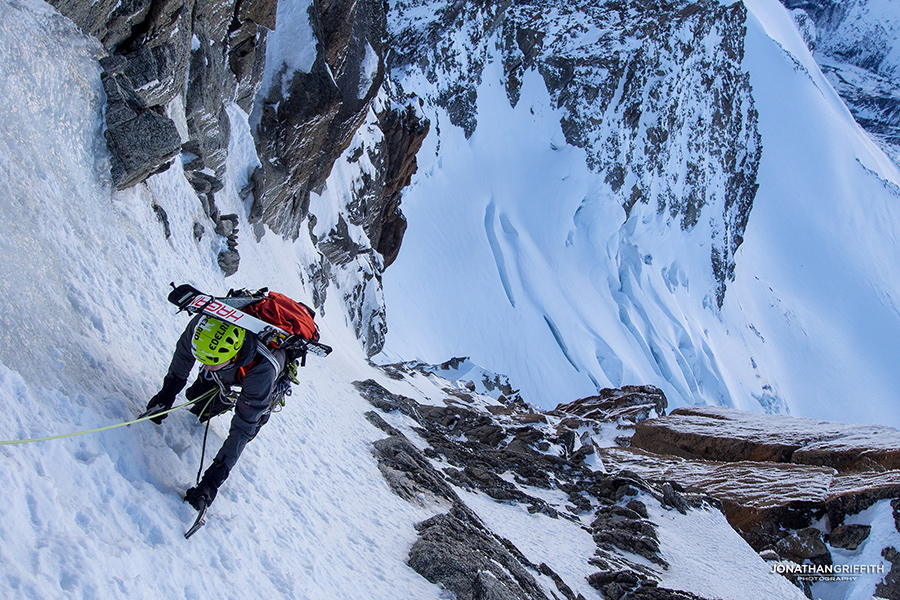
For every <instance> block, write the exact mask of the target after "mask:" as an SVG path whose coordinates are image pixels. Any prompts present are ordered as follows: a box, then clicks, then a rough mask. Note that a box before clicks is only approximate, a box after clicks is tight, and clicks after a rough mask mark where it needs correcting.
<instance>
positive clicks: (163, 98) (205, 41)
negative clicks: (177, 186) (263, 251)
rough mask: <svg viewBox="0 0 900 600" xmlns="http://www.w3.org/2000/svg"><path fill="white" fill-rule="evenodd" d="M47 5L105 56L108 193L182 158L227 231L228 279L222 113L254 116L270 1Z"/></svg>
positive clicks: (231, 252)
mask: <svg viewBox="0 0 900 600" xmlns="http://www.w3.org/2000/svg"><path fill="white" fill-rule="evenodd" d="M51 4H53V5H54V6H55V7H56V8H57V9H58V10H59V11H60V12H61V13H62V14H64V15H66V16H68V17H69V18H71V19H72V20H73V21H74V22H75V23H76V24H77V25H78V26H79V27H81V29H82V30H83V31H84V32H85V33H88V34H90V35H94V36H96V37H97V38H98V39H99V40H100V41H101V42H102V43H103V45H104V46H105V47H106V49H107V50H108V51H109V52H110V56H108V57H106V58H104V59H102V60H101V65H102V67H103V75H102V81H103V87H104V90H105V91H106V95H107V110H106V138H107V144H108V146H109V150H110V154H111V166H110V170H111V173H110V175H111V179H112V183H113V185H115V186H116V188H118V189H125V188H128V187H131V186H133V185H136V184H138V183H140V182H142V181H144V180H145V179H146V178H147V177H148V176H150V175H152V174H154V173H158V172H160V171H163V170H165V169H168V168H169V166H170V164H171V162H172V160H173V159H174V158H175V157H176V156H177V155H178V154H182V156H183V164H184V167H185V171H186V173H185V174H186V176H187V179H188V181H190V183H191V185H192V186H193V187H194V189H195V191H196V192H197V194H198V197H199V198H200V201H201V204H202V206H203V209H204V212H205V213H206V215H207V216H208V217H209V218H210V219H211V220H212V221H213V222H214V223H215V224H216V225H215V230H216V231H217V232H218V231H219V230H220V229H222V228H228V229H230V232H229V233H228V234H227V235H225V236H224V237H225V238H227V245H228V249H227V250H225V251H223V252H222V253H221V254H220V255H219V265H220V266H221V267H222V269H223V270H224V271H225V273H226V275H231V274H233V273H234V272H235V271H236V270H237V268H238V264H239V261H240V256H239V255H238V252H237V230H236V228H235V227H231V226H229V224H227V223H223V222H222V221H221V220H220V217H221V215H220V214H219V210H218V208H217V207H216V204H215V193H216V192H217V191H219V190H220V189H221V188H222V181H221V180H222V178H223V176H224V174H225V158H226V154H227V148H228V141H229V138H230V133H231V132H230V128H231V122H230V118H229V116H228V113H227V111H226V107H227V106H228V105H230V104H231V103H232V102H235V103H237V104H238V105H239V106H241V107H242V108H243V109H244V110H245V111H249V110H250V108H251V104H252V101H253V98H254V97H255V95H256V91H257V90H258V89H259V85H260V82H261V79H262V74H263V67H264V64H265V31H266V29H267V28H268V29H274V27H275V9H276V6H277V0H160V1H158V2H151V1H150V0H129V1H128V2H99V3H97V2H90V1H86V0H57V1H53V2H51ZM176 99H180V103H179V104H178V106H177V107H173V105H172V104H171V103H172V102H173V101H174V100H176ZM173 110H174V111H175V112H179V111H183V113H184V114H183V117H184V120H185V123H186V125H187V131H186V132H179V130H178V128H177V126H176V125H175V122H174V121H173V120H172V118H170V116H168V115H169V114H171V111H173ZM201 236H202V234H201ZM198 239H199V236H198Z"/></svg>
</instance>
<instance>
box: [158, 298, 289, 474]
mask: <svg viewBox="0 0 900 600" xmlns="http://www.w3.org/2000/svg"><path fill="white" fill-rule="evenodd" d="M201 317H202V315H197V316H195V317H194V318H193V319H191V322H190V323H189V324H188V326H187V328H186V329H185V330H184V333H182V334H181V337H180V338H179V339H178V344H177V345H176V347H175V354H174V355H173V356H172V363H171V364H170V365H169V373H168V376H167V377H172V378H177V379H179V380H181V381H187V378H188V377H189V376H190V374H191V369H192V368H193V366H194V362H195V359H194V355H193V353H192V352H191V338H192V337H193V335H194V327H195V326H196V325H197V322H198V321H199V320H200V318H201ZM267 355H268V356H267ZM285 360H286V355H285V352H284V350H272V349H269V348H266V347H265V346H263V345H262V344H261V343H260V342H259V341H258V340H257V338H256V335H255V334H253V333H251V332H249V331H248V332H247V334H246V337H245V338H244V344H243V345H242V346H241V349H240V351H239V352H238V355H237V360H236V361H235V362H234V363H232V364H230V365H228V366H227V367H225V368H223V369H220V370H219V371H216V375H217V376H218V378H219V380H220V381H221V382H222V383H223V384H225V385H226V386H228V385H234V384H239V385H240V386H241V393H240V396H239V397H238V399H237V403H236V404H235V407H234V417H232V419H231V430H230V431H229V432H228V437H227V438H226V439H225V442H224V443H223V444H222V448H221V449H220V450H219V453H218V454H217V455H216V460H219V461H220V462H222V463H223V464H225V466H227V467H228V470H229V471H230V470H231V468H232V467H234V464H235V463H236V462H237V460H238V457H239V456H240V455H241V452H243V451H244V446H246V445H247V442H249V441H250V440H252V439H253V437H254V436H255V435H256V433H257V431H258V430H259V427H260V422H261V420H262V418H263V415H264V414H266V412H267V411H268V409H269V407H270V405H271V403H272V392H273V391H274V389H275V380H276V379H277V378H278V374H279V373H280V372H281V371H282V370H283V369H284V363H285Z"/></svg>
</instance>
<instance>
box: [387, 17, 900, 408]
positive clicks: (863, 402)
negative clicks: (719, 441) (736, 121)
mask: <svg viewBox="0 0 900 600" xmlns="http://www.w3.org/2000/svg"><path fill="white" fill-rule="evenodd" d="M745 4H746V5H747V7H748V9H749V16H748V20H747V34H746V39H745V56H744V62H743V66H744V68H745V69H746V70H747V71H748V72H749V73H750V78H751V85H752V87H753V95H754V99H755V102H756V108H757V109H758V111H759V129H760V134H761V136H762V145H763V150H762V162H761V165H760V172H759V175H758V183H759V185H760V187H759V191H758V193H757V196H756V200H755V204H754V207H753V209H752V211H751V212H750V217H749V222H748V225H747V229H746V232H745V236H744V242H743V245H742V246H741V247H740V249H739V251H738V253H737V255H736V263H737V269H736V273H735V281H734V282H730V283H729V285H728V291H727V292H726V295H725V302H724V305H723V307H722V309H721V310H718V309H716V307H715V301H714V298H713V297H712V294H713V290H714V287H715V283H714V280H713V274H712V273H711V270H710V267H709V243H710V242H709V240H710V239H711V235H712V231H710V229H709V223H708V221H707V220H704V219H702V218H701V219H700V220H699V223H698V225H697V226H695V227H694V228H692V229H690V230H689V231H687V232H684V231H681V230H680V228H678V227H677V226H674V225H673V224H672V223H670V222H668V221H667V220H666V216H665V215H662V214H659V213H657V211H656V209H655V207H650V206H647V205H644V204H640V203H639V204H637V205H636V206H635V207H634V208H633V209H632V211H631V213H630V215H629V216H628V217H627V218H626V215H625V212H624V210H623V209H622V208H621V206H620V205H619V204H618V200H617V199H616V197H615V196H614V195H613V194H612V192H611V190H610V189H609V186H608V185H607V184H606V183H605V182H604V175H605V174H604V173H599V174H598V173H593V172H591V171H590V170H589V169H588V168H587V166H586V164H585V157H584V154H583V152H582V151H580V150H578V149H576V148H573V147H571V146H568V145H566V144H565V137H564V135H563V133H562V130H561V128H560V124H559V123H560V116H561V115H560V113H559V111H557V110H556V109H555V108H554V107H553V105H552V104H551V102H550V99H549V94H548V93H547V90H546V87H545V85H544V82H543V80H542V78H541V77H540V76H539V75H538V74H537V73H535V72H533V71H530V72H526V73H525V76H524V83H523V87H522V91H521V99H520V101H519V103H518V104H517V105H516V107H515V108H511V107H510V103H509V101H508V99H507V97H506V94H505V91H504V84H503V81H504V79H503V72H502V67H501V59H500V50H499V48H498V47H497V45H498V44H499V39H498V38H495V39H494V40H493V41H492V42H491V43H492V44H493V46H491V47H493V48H494V50H493V51H492V54H491V55H490V56H489V58H488V64H487V65H486V67H485V70H484V73H483V76H482V81H481V84H480V87H479V88H478V99H477V122H478V127H477V129H476V130H475V132H474V134H473V135H472V136H471V137H470V138H469V139H466V138H465V136H464V135H463V132H462V130H461V129H460V128H457V127H454V126H453V125H451V124H450V122H449V116H448V115H447V114H446V112H445V111H443V109H441V108H439V107H436V106H430V105H426V111H430V113H429V117H430V118H431V119H432V121H433V122H434V123H436V126H435V127H434V130H435V131H439V132H440V133H439V134H438V135H432V136H430V137H429V139H428V140H426V145H425V147H424V148H423V150H422V151H421V152H420V153H419V157H418V158H419V165H420V168H419V173H418V174H417V175H416V176H415V177H414V178H413V184H412V187H411V188H410V189H409V190H408V191H407V193H406V195H405V196H404V203H403V210H404V212H405V214H406V215H407V217H408V220H409V229H408V232H407V234H406V238H405V240H404V246H403V249H402V250H401V253H400V256H399V258H398V259H397V261H396V262H395V263H394V264H393V265H392V266H391V268H390V269H389V270H388V271H387V272H386V273H385V278H384V282H385V298H386V304H387V310H388V323H389V332H388V337H387V344H386V350H385V353H384V358H385V359H386V360H394V359H396V357H399V356H406V357H412V356H415V357H418V358H420V359H422V360H424V361H426V362H436V361H441V360H445V359H446V358H447V357H449V356H461V355H465V356H471V357H472V359H473V360H474V361H475V362H477V363H479V364H481V365H484V366H485V367H487V368H490V369H492V370H495V371H498V372H504V373H508V374H509V375H510V377H511V380H512V381H514V382H516V383H517V384H518V385H520V386H521V388H522V395H523V397H524V398H525V399H526V401H528V402H532V403H535V404H537V405H539V406H542V407H553V406H556V404H557V403H561V402H568V401H571V400H572V399H574V398H576V397H580V396H585V395H589V394H591V393H593V392H594V391H595V390H596V389H598V388H600V387H605V386H612V387H618V386H620V385H622V384H643V383H652V384H654V385H657V386H659V387H661V388H662V389H663V390H664V391H665V392H666V394H667V396H668V398H669V401H670V405H672V406H681V405H690V404H697V403H701V404H702V403H706V404H720V405H725V406H734V407H737V408H742V409H746V410H755V411H760V410H765V411H770V412H790V413H793V414H797V415H804V416H814V417H817V418H821V419H831V420H838V421H847V422H881V423H890V424H892V425H898V424H900V412H898V411H897V410H896V402H897V392H896V390H897V389H900V371H898V370H897V369H896V368H894V365H896V364H897V362H898V359H900V347H898V345H897V344H896V343H895V342H894V340H896V339H897V338H898V335H900V310H898V306H900V305H898V302H900V272H898V265H897V261H896V252H895V250H894V247H895V246H894V245H895V240H896V238H897V236H898V234H900V202H898V201H900V173H898V171H897V167H896V166H895V165H894V164H892V163H891V162H890V160H889V159H888V158H887V157H886V156H885V155H884V154H883V153H882V152H881V150H879V148H878V147H877V146H876V145H875V144H874V143H873V142H872V141H871V140H870V139H869V138H868V137H867V135H866V134H865V133H864V132H863V131H862V130H861V129H860V128H859V126H858V125H857V124H856V123H855V122H854V121H853V119H852V117H851V115H850V113H849V112H848V111H847V109H846V107H845V106H844V105H843V103H842V102H841V100H840V99H839V97H838V96H837V94H836V93H835V92H834V91H833V90H832V88H831V86H830V85H829V84H828V82H827V81H826V80H825V78H824V77H823V76H822V74H821V72H820V71H819V69H818V67H817V66H816V63H815V61H814V60H813V59H812V57H811V56H810V54H809V51H808V50H807V48H806V46H805V44H804V43H803V41H802V39H801V37H800V35H799V34H798V33H797V31H796V28H795V25H794V23H793V21H792V19H791V18H790V15H789V14H788V12H787V11H786V10H785V9H784V8H783V7H782V6H781V5H780V4H779V3H778V2H776V1H774V0H747V2H746V3H745ZM400 78H401V81H402V88H403V90H404V91H405V92H417V93H419V94H420V95H423V96H425V95H427V90H428V86H429V85H431V84H430V83H429V82H428V81H427V80H426V79H425V78H424V77H423V76H422V75H421V73H418V72H417V71H416V70H415V69H410V70H409V72H407V73H403V74H402V75H401V76H400Z"/></svg>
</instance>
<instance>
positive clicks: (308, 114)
mask: <svg viewBox="0 0 900 600" xmlns="http://www.w3.org/2000/svg"><path fill="white" fill-rule="evenodd" d="M311 13H312V14H311V18H312V19H313V21H314V29H315V30H316V33H317V36H318V37H319V43H320V48H319V52H318V55H317V57H316V60H315V63H314V64H313V66H312V69H311V70H310V72H309V73H303V72H288V71H287V70H286V68H285V69H282V70H281V71H279V73H278V76H277V77H276V80H275V81H274V82H273V85H272V86H271V88H270V89H269V90H267V91H265V100H264V102H263V106H262V116H261V118H260V122H259V126H258V132H257V133H258V143H257V151H258V154H259V156H260V159H261V161H262V164H263V169H264V173H263V181H264V182H265V186H264V191H263V193H262V194H260V195H259V197H258V199H257V202H258V206H257V207H255V210H254V214H256V215H258V216H259V218H260V219H261V220H262V221H263V222H265V223H266V224H267V225H269V226H270V227H271V228H272V229H273V230H274V231H276V232H277V233H280V234H282V235H285V236H291V237H294V238H296V237H297V235H299V231H300V223H301V222H303V220H304V219H305V218H306V216H307V214H308V210H309V194H310V193H311V192H321V190H322V187H323V186H324V184H325V180H326V178H327V177H328V175H329V174H330V173H331V168H332V166H333V165H334V162H335V160H337V158H338V157H339V156H340V155H341V154H342V153H343V152H344V150H346V149H347V148H348V147H349V145H350V141H351V138H352V137H353V134H354V133H355V132H356V131H357V129H358V128H359V127H360V125H362V123H363V120H364V119H365V116H366V113H367V112H368V110H369V108H370V105H371V102H372V100H373V99H374V98H375V96H376V94H377V93H378V91H379V88H380V87H381V84H382V81H383V79H384V58H383V57H384V53H385V50H386V46H385V9H384V5H383V4H382V3H380V2H375V1H373V0H364V1H362V2H348V1H343V0H331V1H326V2H316V3H315V4H314V7H313V8H312V9H311ZM413 154H414V153H413ZM373 243H377V240H373Z"/></svg>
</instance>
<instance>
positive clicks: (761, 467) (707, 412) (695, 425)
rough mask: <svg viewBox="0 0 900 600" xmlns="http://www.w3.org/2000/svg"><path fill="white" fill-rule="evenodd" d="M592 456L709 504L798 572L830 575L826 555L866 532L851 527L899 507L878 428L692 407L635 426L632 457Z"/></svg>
mask: <svg viewBox="0 0 900 600" xmlns="http://www.w3.org/2000/svg"><path fill="white" fill-rule="evenodd" d="M598 453H599V456H600V457H601V458H602V459H603V460H604V462H606V463H609V464H615V465H617V466H619V467H620V468H628V469H631V470H633V471H634V472H636V473H638V474H640V475H641V476H642V477H644V478H646V479H648V480H650V481H658V482H662V481H671V482H674V483H676V484H677V485H679V486H680V487H682V488H683V489H686V490H689V491H693V492H697V493H703V494H708V495H710V496H712V497H714V498H716V499H717V500H719V501H720V502H721V503H722V507H723V511H724V513H725V515H726V517H727V518H728V520H729V522H730V523H731V524H732V526H733V527H734V528H735V529H736V530H737V531H738V532H739V533H741V535H742V536H743V537H744V539H745V540H747V542H748V543H749V544H750V545H751V546H752V547H753V548H754V549H755V550H757V551H759V552H761V553H762V554H763V555H764V556H766V555H770V556H772V557H773V558H775V559H780V560H787V561H792V562H795V563H799V564H803V563H807V564H814V565H831V564H832V553H831V551H832V549H834V548H840V549H842V551H856V550H857V549H858V548H859V547H860V545H861V544H864V543H865V540H866V539H867V538H868V537H869V533H870V531H871V527H870V526H868V525H860V524H850V523H846V521H847V519H848V517H850V516H852V515H857V514H859V513H860V512H862V511H863V510H866V509H868V508H871V507H872V506H874V505H875V504H876V503H880V502H887V501H890V502H891V503H892V504H891V506H894V507H895V514H896V512H897V511H896V506H900V500H897V499H898V498H900V461H898V458H900V432H898V431H897V430H895V429H893V428H890V427H884V426H879V425H847V424H841V423H831V422H826V421H817V420H814V419H801V418H794V417H787V416H779V415H763V414H755V413H745V412H743V411H737V410H733V409H726V408H721V407H708V406H702V407H690V408H683V409H676V410H673V411H672V412H671V414H670V415H668V416H666V417H661V418H657V419H649V420H645V421H641V422H639V423H638V424H637V425H636V427H635V433H634V436H633V437H632V440H631V447H629V448H605V449H600V450H598ZM898 530H900V528H898ZM892 573H893V571H891V572H889V573H888V575H887V576H886V577H885V579H884V582H883V583H882V584H881V585H888V583H887V582H889V581H892V580H894V579H895V578H896V575H895V574H892ZM800 583H802V582H798V584H800Z"/></svg>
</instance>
